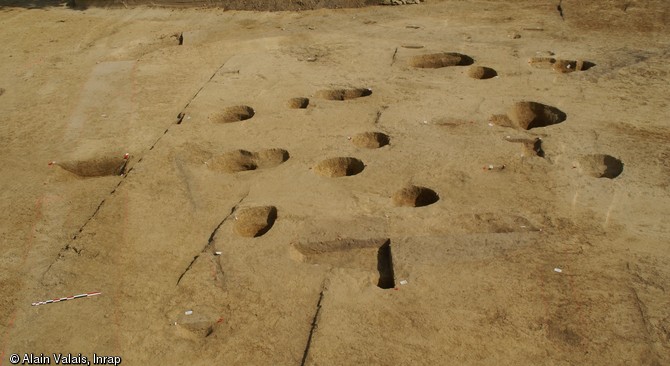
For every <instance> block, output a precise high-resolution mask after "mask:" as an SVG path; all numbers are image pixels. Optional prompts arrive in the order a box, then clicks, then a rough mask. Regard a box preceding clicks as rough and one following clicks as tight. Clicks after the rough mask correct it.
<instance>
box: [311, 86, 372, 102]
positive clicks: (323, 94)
mask: <svg viewBox="0 0 670 366" xmlns="http://www.w3.org/2000/svg"><path fill="white" fill-rule="evenodd" d="M316 95H317V96H318V97H319V98H321V99H326V100H339V101H343V100H351V99H356V98H362V97H367V96H370V95H372V89H369V88H354V89H328V90H319V91H318V92H317V93H316Z"/></svg>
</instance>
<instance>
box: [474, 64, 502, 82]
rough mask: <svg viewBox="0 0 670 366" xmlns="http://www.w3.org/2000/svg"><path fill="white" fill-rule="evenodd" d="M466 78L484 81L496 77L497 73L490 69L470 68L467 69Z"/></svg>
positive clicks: (482, 67) (483, 67)
mask: <svg viewBox="0 0 670 366" xmlns="http://www.w3.org/2000/svg"><path fill="white" fill-rule="evenodd" d="M468 76H469V77H471V78H473V79H480V80H484V79H491V78H494V77H496V76H498V73H497V72H496V71H495V70H494V69H492V68H490V67H486V66H470V68H469V69H468Z"/></svg>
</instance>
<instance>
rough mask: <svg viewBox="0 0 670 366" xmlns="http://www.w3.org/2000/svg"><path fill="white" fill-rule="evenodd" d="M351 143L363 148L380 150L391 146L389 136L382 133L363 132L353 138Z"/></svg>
mask: <svg viewBox="0 0 670 366" xmlns="http://www.w3.org/2000/svg"><path fill="white" fill-rule="evenodd" d="M351 142H352V143H353V144H354V145H356V146H358V147H362V148H366V149H378V148H380V147H382V146H386V145H388V144H389V142H390V139H389V136H388V135H387V134H385V133H381V132H363V133H359V134H357V135H355V136H354V137H352V139H351Z"/></svg>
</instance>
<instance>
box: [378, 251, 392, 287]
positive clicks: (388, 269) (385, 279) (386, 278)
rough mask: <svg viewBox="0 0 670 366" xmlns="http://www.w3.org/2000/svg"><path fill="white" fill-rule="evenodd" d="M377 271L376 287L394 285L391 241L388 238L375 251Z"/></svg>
mask: <svg viewBox="0 0 670 366" xmlns="http://www.w3.org/2000/svg"><path fill="white" fill-rule="evenodd" d="M377 271H378V272H379V281H378V282H377V287H379V288H383V289H389V288H394V287H395V274H394V273H393V255H392V254H391V241H390V240H388V241H387V242H386V243H384V245H382V246H381V247H379V250H378V251H377Z"/></svg>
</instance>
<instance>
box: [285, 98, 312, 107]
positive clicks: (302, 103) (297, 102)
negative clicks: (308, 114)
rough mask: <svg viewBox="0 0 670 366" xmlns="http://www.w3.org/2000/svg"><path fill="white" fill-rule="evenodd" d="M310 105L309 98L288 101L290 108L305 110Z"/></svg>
mask: <svg viewBox="0 0 670 366" xmlns="http://www.w3.org/2000/svg"><path fill="white" fill-rule="evenodd" d="M308 105H309V98H301V97H300V98H291V99H290V100H289V101H288V106H289V108H293V109H305V108H307V106H308Z"/></svg>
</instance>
